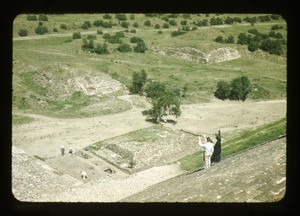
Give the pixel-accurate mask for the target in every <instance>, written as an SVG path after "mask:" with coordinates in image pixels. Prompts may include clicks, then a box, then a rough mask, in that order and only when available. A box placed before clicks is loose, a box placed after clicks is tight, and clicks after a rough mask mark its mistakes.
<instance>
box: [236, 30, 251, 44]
mask: <svg viewBox="0 0 300 216" xmlns="http://www.w3.org/2000/svg"><path fill="white" fill-rule="evenodd" d="M251 38H252V36H251V35H250V34H248V35H247V34H246V33H240V34H239V35H238V41H237V43H238V44H241V45H248V44H249V43H250V41H251Z"/></svg>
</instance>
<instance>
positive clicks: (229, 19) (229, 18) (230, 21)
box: [224, 17, 234, 25]
mask: <svg viewBox="0 0 300 216" xmlns="http://www.w3.org/2000/svg"><path fill="white" fill-rule="evenodd" d="M224 22H225V23H226V24H228V25H230V24H232V23H234V18H231V17H227V18H226V19H225V21H224Z"/></svg>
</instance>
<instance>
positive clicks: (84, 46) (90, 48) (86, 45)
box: [81, 38, 94, 52]
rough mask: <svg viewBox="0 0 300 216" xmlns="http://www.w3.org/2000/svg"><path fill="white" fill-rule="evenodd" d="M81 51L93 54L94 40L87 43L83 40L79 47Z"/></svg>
mask: <svg viewBox="0 0 300 216" xmlns="http://www.w3.org/2000/svg"><path fill="white" fill-rule="evenodd" d="M81 49H82V50H83V51H90V52H93V51H94V40H89V41H87V39H85V38H84V39H83V40H82V45H81Z"/></svg>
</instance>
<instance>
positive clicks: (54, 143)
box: [12, 98, 286, 158]
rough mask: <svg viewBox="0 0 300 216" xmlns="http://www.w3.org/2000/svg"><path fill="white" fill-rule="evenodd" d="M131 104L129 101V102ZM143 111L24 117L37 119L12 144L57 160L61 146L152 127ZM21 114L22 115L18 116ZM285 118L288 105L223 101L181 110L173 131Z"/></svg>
mask: <svg viewBox="0 0 300 216" xmlns="http://www.w3.org/2000/svg"><path fill="white" fill-rule="evenodd" d="M126 100H128V98H127V99H126ZM143 110H144V109H143V108H136V107H134V108H133V109H131V110H128V111H125V112H122V113H118V114H114V115H105V116H100V117H94V118H80V119H58V118H50V117H46V116H41V115H36V114H23V115H27V116H30V117H33V118H35V120H36V121H34V122H31V123H29V124H24V125H18V126H13V136H12V138H13V144H14V145H16V146H18V147H20V148H22V149H24V150H25V151H26V152H28V153H29V154H31V155H38V156H41V157H43V158H47V157H53V156H57V155H58V154H59V153H60V146H62V145H64V146H65V147H66V149H68V148H75V147H78V148H83V147H85V146H88V145H90V144H92V143H95V142H97V141H100V140H104V139H108V138H111V137H115V136H119V135H122V134H125V133H128V132H131V131H135V130H138V129H141V128H146V127H149V126H151V125H152V124H151V123H149V122H147V121H145V119H146V117H145V116H143V115H142V111H143ZM17 114H20V113H17ZM285 116H286V101H285V100H273V101H261V102H253V101H245V102H237V101H220V100H215V101H214V102H212V103H203V104H191V105H183V106H182V115H181V117H180V118H179V119H177V121H178V122H177V124H175V125H172V124H167V125H166V126H167V127H171V128H173V129H182V130H186V131H190V132H194V133H199V132H201V133H206V134H214V133H215V132H217V131H218V130H221V131H222V132H234V131H236V130H242V129H250V128H255V127H257V126H261V125H263V124H265V123H270V122H273V121H275V120H279V119H281V118H284V117H285Z"/></svg>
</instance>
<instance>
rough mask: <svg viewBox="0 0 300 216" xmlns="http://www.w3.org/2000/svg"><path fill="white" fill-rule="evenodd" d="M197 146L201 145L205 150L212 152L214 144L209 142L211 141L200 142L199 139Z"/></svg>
mask: <svg viewBox="0 0 300 216" xmlns="http://www.w3.org/2000/svg"><path fill="white" fill-rule="evenodd" d="M199 146H201V147H202V148H204V151H205V152H210V153H213V152H214V144H213V143H211V142H207V143H206V144H202V143H201V140H199Z"/></svg>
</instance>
